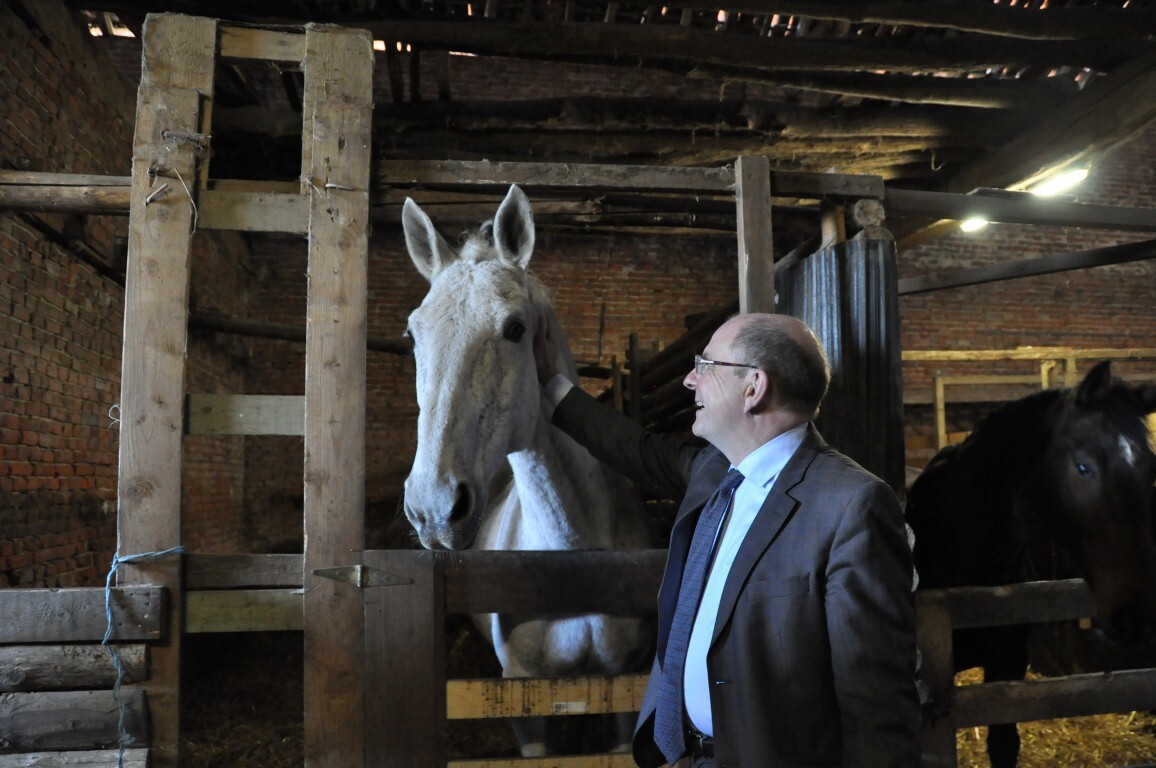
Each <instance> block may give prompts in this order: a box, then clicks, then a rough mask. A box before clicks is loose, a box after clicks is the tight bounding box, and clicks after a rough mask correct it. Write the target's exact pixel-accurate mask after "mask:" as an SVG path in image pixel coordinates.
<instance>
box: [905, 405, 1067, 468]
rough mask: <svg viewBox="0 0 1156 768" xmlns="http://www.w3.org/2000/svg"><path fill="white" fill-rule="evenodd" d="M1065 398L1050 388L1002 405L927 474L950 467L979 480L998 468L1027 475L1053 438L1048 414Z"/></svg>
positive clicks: (936, 460)
mask: <svg viewBox="0 0 1156 768" xmlns="http://www.w3.org/2000/svg"><path fill="white" fill-rule="evenodd" d="M1063 397H1064V392H1063V390H1058V389H1049V390H1045V391H1043V392H1037V393H1035V394H1033V395H1029V396H1028V397H1025V398H1023V399H1021V400H1016V401H1014V402H1010V403H1005V404H1003V405H1001V406H999V407H998V408H996V409H995V410H994V411H992V412H991V413H990V414H988V415H987V416H986V417H984V418H983V419H982V420H981V421H980V422H979V424H978V425H977V426H976V428H975V429H974V430H973V431H972V433H971V434H970V435H968V436H967V438H966V439H965V440H964V441H963V442H962V443H960V444H959V445H957V446H954V448H953V449H949V450H945V451H942V452H940V453H939V454H938V455H937V456H936V457H935V458H934V459H932V461H931V462H930V463H929V464H928V465H927V471H931V470H933V469H935V468H937V467H939V466H940V465H944V464H951V465H954V466H955V468H956V469H957V470H959V471H967V472H969V473H972V474H974V475H976V476H978V477H983V476H985V475H990V473H992V472H993V471H994V470H995V469H996V468H999V469H1000V470H1002V471H1003V472H1006V473H1008V474H1009V475H1010V476H1013V477H1015V476H1019V477H1023V476H1025V475H1026V473H1027V472H1028V471H1030V469H1031V466H1032V464H1033V463H1034V462H1035V461H1036V460H1038V459H1039V457H1040V456H1042V455H1043V452H1044V449H1045V448H1046V447H1047V443H1048V441H1049V440H1050V439H1051V429H1050V428H1049V425H1048V418H1047V417H1048V413H1049V411H1051V410H1052V409H1053V408H1054V407H1055V405H1056V403H1057V402H1059V401H1060V400H1061V399H1062V398H1063ZM1009 470H1012V471H1010V472H1009ZM1021 472H1022V474H1021Z"/></svg>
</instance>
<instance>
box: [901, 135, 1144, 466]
mask: <svg viewBox="0 0 1156 768" xmlns="http://www.w3.org/2000/svg"><path fill="white" fill-rule="evenodd" d="M1071 194H1073V195H1074V201H1075V202H1081V203H1093V204H1101V205H1122V206H1139V207H1147V208H1151V207H1156V128H1150V129H1149V130H1148V131H1146V132H1144V133H1142V134H1141V135H1140V136H1138V137H1137V138H1136V139H1134V140H1133V141H1131V142H1129V143H1128V144H1126V145H1123V146H1121V147H1118V148H1116V149H1114V150H1113V151H1111V152H1109V153H1107V154H1106V155H1105V156H1104V157H1103V158H1101V159H1100V160H1099V161H1098V162H1097V163H1096V164H1095V165H1094V166H1093V167H1092V170H1091V173H1090V174H1089V176H1088V178H1087V179H1086V180H1085V181H1084V182H1083V183H1082V184H1080V185H1079V186H1078V187H1077V188H1076V189H1075V190H1073V192H1072V193H1071ZM1149 237H1150V235H1148V234H1146V233H1142V232H1113V231H1101V230H1092V229H1077V228H1072V227H1065V228H1058V227H1040V226H1028V225H1017V224H991V225H989V226H988V227H986V228H985V229H982V230H980V231H978V232H975V233H971V234H967V233H962V232H959V233H956V234H954V235H951V236H949V237H946V238H943V239H940V240H937V241H935V242H934V243H931V244H928V245H924V246H921V247H919V248H916V249H912V250H909V251H906V252H904V253H901V254H900V256H899V271H900V277H901V278H902V277H912V276H916V275H925V274H932V273H936V272H940V271H950V270H955V269H961V268H966V267H973V266H982V265H987V264H995V263H1000V262H1006V261H1018V260H1023V259H1033V258H1039V257H1041V256H1048V255H1053V254H1064V253H1072V252H1076V251H1084V250H1089V249H1093V248H1102V247H1105V246H1110V245H1116V244H1120V243H1128V242H1135V241H1140V240H1145V239H1148V238H1149ZM899 308H900V323H901V328H902V345H903V349H904V350H915V349H950V350H975V349H1011V348H1014V347H1018V346H1070V347H1084V348H1128V347H1140V348H1148V349H1151V348H1156V262H1153V261H1151V260H1149V261H1142V262H1134V263H1131V264H1120V265H1115V266H1106V267H1097V268H1094V269H1084V270H1078V271H1071V272H1061V273H1058V274H1054V275H1041V276H1037V277H1027V278H1021V279H1016V280H1006V281H1002V282H997V283H988V284H985V285H977V286H968V287H963V288H953V289H948V290H942V291H935V292H932V293H924V294H916V295H911V296H903V297H901V298H900V301H899ZM1096 362H1098V361H1096V360H1089V361H1084V362H1081V364H1080V369H1079V370H1080V373H1084V372H1086V370H1087V369H1088V368H1090V367H1091V366H1092V365H1093V364H1095V363H1096ZM1038 370H1039V368H1038V364H1036V363H1032V362H1001V363H997V362H976V363H951V364H946V363H906V364H904V383H905V386H906V387H907V389H908V390H912V391H914V390H924V391H926V390H927V388H928V387H929V386H930V385H931V378H932V377H933V376H934V375H936V374H945V375H959V374H990V373H1016V374H1031V373H1037V372H1038ZM1113 370H1115V371H1116V372H1118V373H1121V374H1128V375H1135V376H1146V377H1147V378H1148V380H1153V379H1156V360H1151V359H1149V360H1145V361H1142V362H1128V361H1118V362H1116V363H1114V365H1113ZM993 407H995V403H985V404H979V405H975V406H966V405H962V404H961V405H959V406H956V407H949V410H948V420H949V424H948V431H949V432H951V431H966V430H969V429H971V428H972V426H973V425H974V422H975V420H976V418H978V417H979V416H982V415H983V414H985V413H986V412H988V411H990V410H991V408H993ZM933 418H934V415H933V414H932V412H931V408H930V407H929V406H909V407H908V409H907V414H906V421H907V428H908V432H909V435H911V436H915V435H927V434H933V426H932V420H933ZM926 458H927V456H926V455H923V456H921V457H919V459H918V460H916V461H914V462H911V463H916V464H919V465H922V463H923V462H924V461H925V460H926Z"/></svg>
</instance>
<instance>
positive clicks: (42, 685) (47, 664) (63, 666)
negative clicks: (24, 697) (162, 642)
mask: <svg viewBox="0 0 1156 768" xmlns="http://www.w3.org/2000/svg"><path fill="white" fill-rule="evenodd" d="M6 615H9V616H10V615H11V614H6ZM116 658H117V660H118V661H119V663H120V669H121V672H122V673H123V677H122V678H121V681H122V682H126V683H135V682H139V681H140V680H146V679H147V678H148V647H147V646H145V645H143V644H136V645H118V646H117V648H116ZM117 677H118V672H117V668H116V664H115V663H114V662H113V657H112V654H111V653H109V649H108V648H106V647H104V646H102V645H0V691H50V690H57V689H61V688H112V687H113V686H114V685H115V684H116V681H117Z"/></svg>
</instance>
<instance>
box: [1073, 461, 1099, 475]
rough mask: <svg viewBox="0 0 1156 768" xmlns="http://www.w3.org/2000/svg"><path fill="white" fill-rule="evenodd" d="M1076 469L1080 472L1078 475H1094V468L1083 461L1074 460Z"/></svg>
mask: <svg viewBox="0 0 1156 768" xmlns="http://www.w3.org/2000/svg"><path fill="white" fill-rule="evenodd" d="M1076 471H1077V472H1079V473H1080V477H1089V478H1091V477H1095V476H1096V470H1094V469H1092V468H1091V467H1090V466H1088V465H1087V464H1084V463H1083V462H1076Z"/></svg>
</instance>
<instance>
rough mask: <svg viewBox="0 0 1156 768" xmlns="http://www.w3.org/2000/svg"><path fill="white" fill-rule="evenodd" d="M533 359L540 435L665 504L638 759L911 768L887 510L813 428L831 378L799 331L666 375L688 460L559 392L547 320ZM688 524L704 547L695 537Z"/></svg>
mask: <svg viewBox="0 0 1156 768" xmlns="http://www.w3.org/2000/svg"><path fill="white" fill-rule="evenodd" d="M534 351H535V358H536V361H537V363H538V376H539V379H540V380H541V381H542V383H543V386H544V387H545V393H544V394H545V397H546V399H547V402H549V403H550V404H551V405H553V406H554V410H553V415H552V423H553V424H554V425H556V426H557V427H559V428H560V429H562V431H564V432H566V433H567V434H569V435H570V436H571V437H573V438H574V439H575V440H577V441H578V442H579V443H581V444H582V445H584V446H586V447H587V448H588V449H589V450H590V451H591V453H593V454H594V455H595V456H597V457H598V458H600V459H602V460H603V461H607V462H609V463H610V464H611V465H612V466H616V467H619V468H620V469H621V470H622V471H623V472H624V473H625V474H626V475H627V476H629V477H632V478H633V479H634V480H635V481H636V482H638V483H639V484H640V485H642V486H644V487H645V488H647V489H648V490H649V491H651V492H653V493H657V494H660V495H663V496H666V497H669V498H673V499H682V501H681V505H680V507H679V510H678V513H677V515H676V518H675V521H674V526H673V528H672V531H671V537H670V552H669V554H668V556H667V564H666V571H665V574H664V576H663V581H662V586H661V588H660V591H659V595H658V611H659V638H658V650H657V655H656V658H655V661H654V667H653V670H652V673H651V677H650V683H649V685H648V687H647V691H646V696H645V698H644V701H643V704H642V712H641V713H640V715H639V721H638V725H637V727H636V730H635V736H634V758H635V761H636V762H637V763H638V764H639V765H640V766H643V768H654V767H656V766H660V765H663V764H665V763H668V762H669V763H671V764H673V763H675V762H677V761H678V760H679V759H680V758H681V757H682V756H684V755H686V754H689V755H690V756H691V757H692V761H693V765H694V766H695V768H706V767H708V766H710V767H713V766H719V767H720V768H721V767H722V766H743V767H744V768H747V767H750V768H762V767H764V766H767V767H774V766H846V767H850V766H880V767H885V768H902V767H904V766H917V765H919V761H920V758H919V746H918V734H919V728H920V711H919V698H918V694H917V692H916V687H915V660H916V656H915V633H914V623H915V622H914V610H913V607H912V595H911V587H912V583H911V579H912V565H911V552H910V549H909V547H908V544H907V538H906V533H905V529H904V525H903V517H902V512H901V511H900V507H899V503H898V501H897V500H896V498H895V495H894V494H893V493H892V492H891V490H890V489H889V488H888V487H887V486H886V485H885V484H884V483H883V482H882V481H881V480H879V479H878V478H876V477H875V476H873V475H871V474H870V473H868V472H867V471H866V470H864V469H863V468H861V467H860V466H858V465H857V464H855V463H854V462H853V461H851V460H850V459H848V458H847V457H845V456H843V455H842V454H840V453H838V452H837V451H835V450H834V449H832V448H831V447H830V446H828V445H827V444H826V443H825V442H824V441H823V439H822V437H821V436H820V435H819V433H818V432H817V431H816V430H815V427H814V425H813V424H811V419H812V418H813V417H814V416H815V414H816V413H817V412H818V409H819V403H820V401H821V400H822V398H823V395H824V394H825V393H826V390H827V385H828V383H829V381H830V373H829V369H828V366H827V361H826V357H825V356H824V354H823V351H822V347H821V346H820V345H819V343H818V340H817V339H816V338H815V336H814V334H813V333H812V332H811V330H810V329H809V328H808V327H807V326H806V325H805V324H803V323H802V322H800V321H798V320H796V319H794V318H792V317H789V316H786V315H770V314H748V315H739V316H736V317H733V318H731V319H730V320H728V321H727V322H726V323H724V324H723V325H722V326H720V327H719V329H718V330H717V331H716V332H715V334H714V336H713V337H712V338H711V340H710V343H709V344H707V346H706V348H705V349H704V350H703V353H702V356H696V357H695V365H694V369H693V370H692V371H691V372H690V373H688V374H687V375H686V378H685V379H684V381H683V384H684V385H685V386H686V387H687V388H688V389H690V390H692V391H693V392H694V401H695V408H696V411H697V412H696V414H695V421H694V426H693V430H692V431H693V432H694V434H695V435H697V436H698V437H700V438H702V439H704V440H706V441H707V443H708V445H706V446H705V447H699V446H695V445H692V444H690V443H688V442H685V441H681V440H676V439H674V438H671V437H669V436H661V435H656V434H652V433H648V432H646V431H645V430H643V429H642V428H641V427H640V426H638V425H637V424H635V423H634V422H632V421H630V420H629V419H627V418H625V417H624V416H622V415H621V414H618V413H617V412H615V411H613V410H612V409H610V408H607V407H606V406H604V405H602V404H600V403H598V402H597V401H596V400H594V399H593V398H591V397H590V396H589V395H587V394H586V393H584V392H583V391H582V390H581V389H580V388H579V387H576V386H573V384H572V383H570V382H567V381H566V380H565V379H564V378H563V377H561V376H560V375H558V374H557V368H556V365H555V363H554V361H555V360H556V357H557V345H556V343H555V342H554V340H553V337H552V335H551V333H550V329H549V328H548V327H547V326H546V325H545V323H541V324H540V325H539V328H538V333H537V334H536V336H535V340H534ZM733 469H737V470H738V473H734V472H733V471H728V470H733ZM724 477H725V479H726V483H725V486H724V487H722V488H719V489H718V490H717V491H716V486H719V485H720V481H723V480H724ZM736 484H737V486H736ZM712 494H713V495H712ZM708 499H710V501H709V502H708ZM716 499H717V501H716ZM704 506H705V507H706V511H704ZM711 510H717V511H716V512H713V513H712V512H711ZM712 515H713V517H712ZM720 517H721V519H722V522H721V524H720V523H718V522H717V519H718V518H720ZM708 520H713V522H708V523H706V524H705V525H703V524H700V523H703V522H705V521H708ZM696 527H698V528H700V529H704V531H703V532H701V533H700V534H699V536H700V539H701V542H703V543H698V542H694V543H692V537H694V535H695V529H696ZM704 546H705V548H706V550H705V551H706V553H707V554H706V557H703V556H702V555H701V554H699V555H696V552H702V551H703V547H704ZM696 563H701V565H696ZM708 563H709V569H708V567H707V564H708ZM704 572H705V575H698V576H694V575H692V574H695V573H698V574H704ZM704 582H705V583H704ZM680 593H681V594H680ZM700 594H701V597H700Z"/></svg>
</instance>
